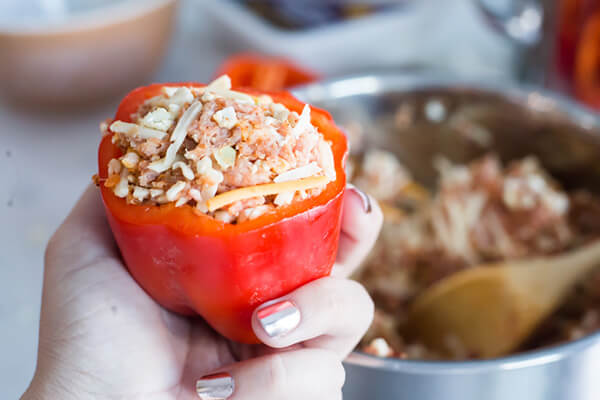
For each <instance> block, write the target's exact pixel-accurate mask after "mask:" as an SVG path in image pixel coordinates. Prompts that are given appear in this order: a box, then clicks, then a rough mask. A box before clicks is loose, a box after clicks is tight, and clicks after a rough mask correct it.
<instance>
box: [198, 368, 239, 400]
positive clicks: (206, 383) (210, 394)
mask: <svg viewBox="0 0 600 400" xmlns="http://www.w3.org/2000/svg"><path fill="white" fill-rule="evenodd" d="M234 389H235V384H234V381H233V378H232V377H231V375H229V374H228V373H225V372H222V373H218V374H212V375H206V376H203V377H202V378H200V379H198V380H197V381H196V393H198V396H199V397H200V398H201V399H202V400H226V399H228V398H229V396H231V395H232V394H233V391H234Z"/></svg>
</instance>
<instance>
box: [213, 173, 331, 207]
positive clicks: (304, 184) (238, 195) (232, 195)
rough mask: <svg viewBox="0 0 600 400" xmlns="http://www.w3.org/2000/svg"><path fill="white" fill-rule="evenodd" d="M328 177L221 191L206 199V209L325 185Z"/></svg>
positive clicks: (313, 177)
mask: <svg viewBox="0 0 600 400" xmlns="http://www.w3.org/2000/svg"><path fill="white" fill-rule="evenodd" d="M328 182H329V179H328V178H327V177H326V176H312V177H310V178H303V179H298V180H295V181H288V182H279V183H265V184H262V185H256V186H248V187H244V188H239V189H234V190H230V191H229V192H225V193H221V194H218V195H216V196H215V197H213V198H211V199H209V200H207V201H206V206H207V207H208V211H210V212H213V211H215V210H218V209H219V208H221V207H224V206H226V205H229V204H232V203H235V202H236V201H240V200H246V199H251V198H253V197H258V196H269V195H273V194H279V193H282V192H295V191H298V190H307V189H312V188H316V187H319V186H323V185H326V184H327V183H328Z"/></svg>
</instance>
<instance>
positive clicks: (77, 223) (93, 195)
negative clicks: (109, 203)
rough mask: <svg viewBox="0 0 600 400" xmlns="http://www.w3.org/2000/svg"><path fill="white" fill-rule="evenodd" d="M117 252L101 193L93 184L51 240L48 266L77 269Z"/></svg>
mask: <svg viewBox="0 0 600 400" xmlns="http://www.w3.org/2000/svg"><path fill="white" fill-rule="evenodd" d="M117 254H118V253H117V250H116V247H115V244H114V241H113V239H112V235H111V233H110V229H109V226H108V223H107V221H106V217H105V213H104V206H103V205H102V201H101V198H100V192H99V190H98V188H96V187H94V186H93V185H90V186H89V187H88V188H87V189H86V190H85V192H84V193H83V194H82V196H81V197H80V199H79V201H78V202H77V204H76V205H75V207H74V208H73V210H71V213H70V214H69V215H68V216H67V218H66V219H65V221H64V222H63V223H62V225H61V226H60V227H59V228H58V230H57V231H56V232H55V233H54V235H52V238H51V239H50V241H49V242H48V246H47V249H46V265H50V266H61V268H77V267H79V266H80V265H84V264H88V263H90V262H92V260H97V259H99V258H102V257H117Z"/></svg>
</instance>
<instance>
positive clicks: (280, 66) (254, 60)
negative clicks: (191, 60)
mask: <svg viewBox="0 0 600 400" xmlns="http://www.w3.org/2000/svg"><path fill="white" fill-rule="evenodd" d="M221 75H229V77H230V78H231V83H232V85H233V86H235V87H249V88H253V89H257V90H262V91H280V90H283V89H286V88H289V87H292V86H297V85H302V84H305V83H310V82H314V81H316V80H318V79H319V75H318V74H316V73H315V72H312V71H309V70H307V69H305V68H303V67H300V66H298V65H296V64H294V63H293V62H291V61H288V60H286V59H282V58H274V57H266V56H259V55H253V54H240V55H236V56H233V57H231V58H229V59H228V60H227V61H225V62H224V63H223V64H222V65H221V66H220V67H219V69H218V70H217V74H216V76H217V77H218V76H221Z"/></svg>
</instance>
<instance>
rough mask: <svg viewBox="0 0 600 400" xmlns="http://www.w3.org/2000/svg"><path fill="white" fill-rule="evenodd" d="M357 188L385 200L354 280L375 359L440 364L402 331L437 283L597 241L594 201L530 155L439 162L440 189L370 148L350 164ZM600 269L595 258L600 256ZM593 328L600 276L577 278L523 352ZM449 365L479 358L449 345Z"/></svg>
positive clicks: (599, 213) (597, 323) (599, 312)
mask: <svg viewBox="0 0 600 400" xmlns="http://www.w3.org/2000/svg"><path fill="white" fill-rule="evenodd" d="M353 161H354V163H353V166H354V167H353V169H354V176H353V181H354V183H355V184H356V185H357V186H359V187H361V188H362V189H363V190H365V191H367V192H369V193H372V194H373V195H374V196H376V197H377V198H378V200H379V201H380V202H381V204H382V208H383V211H384V215H385V222H384V227H383V230H382V233H381V236H380V238H379V240H378V243H377V245H376V248H375V250H374V251H373V252H372V254H371V255H370V259H369V260H368V261H367V262H366V264H365V265H364V266H363V268H362V269H361V270H360V271H358V273H357V275H356V278H357V279H358V280H360V281H361V282H363V283H364V284H365V286H366V287H367V289H368V290H369V292H370V293H371V295H372V296H373V297H374V300H375V304H376V306H377V310H376V315H375V320H374V322H373V325H372V326H371V329H370V330H369V332H368V333H367V335H366V336H365V338H364V339H363V342H362V344H361V348H362V350H363V351H365V352H367V353H371V354H374V355H378V356H382V357H398V358H408V359H439V358H442V357H441V356H440V355H439V354H435V353H434V352H433V351H431V350H429V349H427V348H426V347H425V346H423V345H422V344H420V343H409V342H407V341H406V340H405V339H404V338H403V335H402V332H403V330H404V324H405V318H406V315H407V314H408V309H409V307H410V305H411V302H412V301H413V300H414V299H415V297H416V296H417V295H418V294H419V293H421V292H422V291H424V290H425V289H427V288H428V287H430V286H431V285H433V284H434V283H436V282H438V281H439V280H441V279H443V278H445V277H447V276H449V275H451V274H453V273H455V272H458V271H461V270H464V269H466V268H473V267H477V266H478V265H480V264H485V263H488V262H493V261H501V260H506V259H518V258H526V257H533V256H540V255H552V254H556V253H560V252H563V251H568V250H570V249H573V248H575V247H578V246H581V245H582V244H585V243H587V242H589V241H591V240H594V239H596V238H598V237H600V199H599V198H598V197H596V196H594V195H592V194H590V193H588V192H584V191H579V192H572V193H571V192H566V191H565V190H564V189H562V188H561V186H560V185H559V184H558V183H557V182H556V181H555V180H554V179H553V178H552V177H551V176H549V175H548V173H547V172H546V171H544V169H543V168H542V167H541V165H540V164H539V162H538V161H537V160H536V159H535V158H534V157H528V158H525V159H521V160H517V161H514V162H511V163H509V164H508V165H506V166H503V165H502V164H501V162H500V161H499V159H498V158H497V157H496V156H495V155H493V154H492V155H488V156H485V157H483V158H481V159H478V160H475V161H473V162H472V163H470V164H469V165H453V164H451V163H450V162H449V161H448V160H446V159H443V158H440V159H438V160H436V167H437V169H438V171H439V179H438V184H437V188H436V189H435V190H434V191H433V192H432V193H430V192H429V191H428V190H426V189H425V188H423V187H422V186H420V185H419V184H417V183H415V182H414V181H413V180H412V179H411V176H410V173H409V172H408V171H407V170H406V169H405V168H404V167H403V166H402V165H401V164H400V162H399V161H398V160H397V159H396V157H395V156H394V155H393V154H391V153H388V152H385V151H382V150H370V151H368V152H367V153H366V154H365V155H364V156H363V157H362V158H361V159H354V160H353ZM599 265H600V260H599ZM596 330H600V270H598V271H597V272H595V273H594V274H592V276H590V277H589V279H586V280H585V282H582V283H581V284H580V285H579V286H578V287H577V288H576V289H575V290H574V292H573V293H572V294H571V296H570V297H569V299H568V301H567V302H566V303H565V304H564V306H563V307H562V308H561V309H560V310H558V311H557V312H556V313H555V314H554V315H553V316H552V317H551V318H549V319H548V320H547V321H546V323H545V324H544V325H543V326H542V327H540V329H539V332H538V333H536V334H535V335H534V336H533V337H532V338H531V340H530V341H529V342H528V343H527V344H526V346H525V347H524V348H523V350H526V349H530V348H536V347H540V346H545V345H549V344H556V343H558V342H562V341H567V340H572V339H576V338H580V337H582V336H584V335H587V334H589V333H591V332H594V331H596ZM451 347H452V348H453V355H452V358H453V359H457V360H460V359H469V358H477V356H476V355H473V354H467V353H466V352H465V350H464V349H463V348H462V347H461V346H460V343H455V345H453V346H451Z"/></svg>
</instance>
